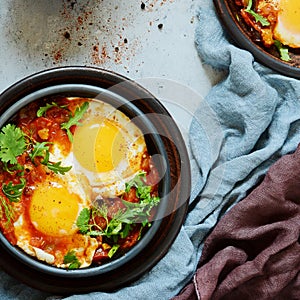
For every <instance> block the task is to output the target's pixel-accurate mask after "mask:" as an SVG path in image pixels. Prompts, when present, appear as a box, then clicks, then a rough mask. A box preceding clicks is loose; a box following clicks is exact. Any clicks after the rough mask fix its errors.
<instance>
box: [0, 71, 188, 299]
mask: <svg viewBox="0 0 300 300" xmlns="http://www.w3.org/2000/svg"><path fill="white" fill-rule="evenodd" d="M82 82H84V84H87V85H92V86H96V87H101V88H103V89H110V88H111V87H112V86H115V85H119V86H118V88H119V89H118V90H117V91H116V90H113V92H116V93H117V94H119V95H121V96H122V97H124V98H125V99H134V100H133V101H132V103H133V104H134V105H135V106H136V107H137V108H138V109H140V110H141V111H142V113H144V114H147V113H152V112H155V113H156V114H157V115H158V116H160V115H161V116H166V117H167V120H166V119H164V118H159V117H157V118H156V119H154V120H152V122H153V124H154V126H155V127H156V128H160V129H161V130H162V131H163V133H164V134H165V136H162V141H163V144H164V146H165V148H166V154H167V157H168V160H169V163H170V174H171V177H170V181H171V189H174V193H173V194H172V197H171V198H172V199H171V200H170V201H169V204H172V205H174V209H173V211H172V212H171V213H170V214H168V215H167V216H166V217H164V218H163V219H161V222H160V226H159V229H158V231H157V232H156V233H155V235H154V237H153V239H152V241H151V242H152V244H153V247H152V248H151V247H148V248H147V247H146V248H145V249H144V251H142V253H139V254H138V255H137V256H136V257H135V259H134V260H131V261H129V263H128V262H126V263H125V264H124V265H122V266H120V267H119V268H118V269H117V272H116V271H115V270H112V271H107V272H104V273H103V274H89V275H88V276H86V277H83V276H74V277H72V278H66V277H60V276H56V275H53V274H45V273H42V272H39V271H37V270H35V269H33V268H31V267H29V266H28V265H26V264H21V265H20V263H19V262H18V263H16V261H15V260H14V259H12V257H11V255H10V254H9V253H8V252H7V251H6V250H5V248H4V247H3V246H1V244H0V250H1V252H2V251H3V255H2V256H1V257H0V266H1V267H2V268H3V269H4V270H5V271H6V272H7V273H9V274H10V275H11V276H13V277H15V278H17V279H19V280H21V281H23V282H24V283H26V284H28V285H30V286H31V287H34V288H37V289H40V290H43V291H46V292H55V293H61V294H69V293H74V292H77V293H81V292H91V291H96V290H101V291H112V290H115V289H116V288H120V287H123V286H126V285H128V284H130V283H131V282H132V281H134V280H137V279H138V278H140V277H141V276H142V275H143V274H144V273H146V272H147V271H149V270H150V269H151V268H152V267H153V266H154V265H155V264H157V263H158V262H159V261H160V260H161V259H162V258H163V257H164V256H165V255H166V253H167V252H168V250H169V249H170V247H171V245H172V244H173V242H174V241H175V239H176V237H177V235H178V233H179V231H180V229H181V226H182V224H183V222H184V220H185V216H186V213H187V209H188V203H189V197H190V191H191V170H190V161H189V155H188V152H187V149H186V146H185V142H184V140H183V137H182V135H181V133H180V130H179V128H178V127H177V125H176V123H175V121H174V120H173V118H172V117H171V115H170V114H169V112H168V111H167V110H166V108H165V107H164V106H163V105H162V104H161V102H160V101H159V100H158V99H157V98H155V97H154V96H153V95H152V94H151V93H150V92H149V91H148V90H146V89H145V88H144V87H142V86H141V85H139V84H138V83H136V82H135V81H133V80H131V79H129V78H127V77H125V76H123V75H120V74H118V73H116V72H113V71H108V70H105V69H102V68H98V67H86V66H68V67H57V68H52V69H48V70H43V71H40V72H37V73H34V74H32V75H29V76H27V77H25V78H23V79H21V80H19V81H18V82H16V83H15V84H13V85H11V86H10V87H8V88H7V89H6V90H4V92H2V93H1V94H0V103H1V104H2V105H1V108H0V117H1V113H2V112H3V111H5V110H6V109H7V108H8V107H9V106H10V102H12V101H14V100H15V99H20V98H22V97H24V95H27V94H28V93H32V92H34V91H37V90H39V89H42V88H44V87H48V86H53V85H57V84H70V83H72V84H81V83H82ZM132 97H133V98H132ZM7 99H9V101H6V100H7ZM171 141H172V142H171ZM150 248H151V249H150ZM144 252H145V255H144ZM55 269H57V268H55ZM68 272H70V273H73V270H69V271H68Z"/></svg>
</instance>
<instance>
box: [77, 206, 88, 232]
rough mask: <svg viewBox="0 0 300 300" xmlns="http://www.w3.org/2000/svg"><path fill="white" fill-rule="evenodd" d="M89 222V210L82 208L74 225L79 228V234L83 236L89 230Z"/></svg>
mask: <svg viewBox="0 0 300 300" xmlns="http://www.w3.org/2000/svg"><path fill="white" fill-rule="evenodd" d="M89 221H90V210H89V209H88V208H86V207H85V208H84V209H83V210H82V211H81V212H80V214H79V216H78V218H77V221H76V225H77V227H78V228H79V231H80V233H82V234H85V233H87V232H88V230H89Z"/></svg>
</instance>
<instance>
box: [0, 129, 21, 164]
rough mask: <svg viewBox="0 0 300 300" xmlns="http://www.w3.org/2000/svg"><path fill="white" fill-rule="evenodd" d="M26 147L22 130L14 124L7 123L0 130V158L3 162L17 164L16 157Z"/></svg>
mask: <svg viewBox="0 0 300 300" xmlns="http://www.w3.org/2000/svg"><path fill="white" fill-rule="evenodd" d="M25 149H26V140H25V135H24V133H23V131H22V130H21V129H20V128H19V127H16V125H14V124H7V125H6V126H4V127H3V128H2V130H1V132H0V159H1V161H2V162H3V163H10V164H12V165H14V164H17V162H18V161H17V157H18V156H19V155H21V154H23V152H24V151H25Z"/></svg>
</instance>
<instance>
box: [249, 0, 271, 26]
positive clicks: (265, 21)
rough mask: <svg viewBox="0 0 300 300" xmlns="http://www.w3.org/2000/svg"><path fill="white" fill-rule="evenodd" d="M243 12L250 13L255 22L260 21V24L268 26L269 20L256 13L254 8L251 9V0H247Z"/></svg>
mask: <svg viewBox="0 0 300 300" xmlns="http://www.w3.org/2000/svg"><path fill="white" fill-rule="evenodd" d="M245 12H247V13H248V14H250V15H252V16H253V17H254V19H255V21H256V22H260V24H261V25H262V26H269V25H270V22H269V20H268V19H266V18H265V17H263V16H261V15H260V14H258V13H256V12H255V11H254V10H252V0H249V1H248V5H247V7H246V8H245Z"/></svg>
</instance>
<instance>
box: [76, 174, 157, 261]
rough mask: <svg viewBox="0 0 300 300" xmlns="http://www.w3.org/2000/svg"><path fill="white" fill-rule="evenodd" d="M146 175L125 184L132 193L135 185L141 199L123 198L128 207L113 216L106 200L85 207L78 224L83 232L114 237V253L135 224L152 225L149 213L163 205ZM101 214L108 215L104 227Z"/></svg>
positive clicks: (138, 176)
mask: <svg viewBox="0 0 300 300" xmlns="http://www.w3.org/2000/svg"><path fill="white" fill-rule="evenodd" d="M145 176H146V174H145V173H144V172H141V173H139V174H137V175H136V176H135V177H134V178H133V179H132V180H131V181H129V182H128V183H126V184H125V193H126V192H129V190H130V189H131V188H135V189H136V196H137V197H138V198H139V199H140V202H139V203H132V202H129V201H125V200H122V203H123V204H124V208H123V209H119V210H118V211H117V212H116V213H114V214H113V215H109V208H108V205H107V204H106V203H105V202H103V203H102V204H95V206H93V207H92V208H91V209H89V208H84V209H83V210H81V212H80V214H79V217H78V219H77V222H76V225H77V227H78V229H79V231H80V233H82V234H86V235H90V236H105V237H107V238H109V239H111V240H112V242H113V243H114V245H113V247H112V249H111V250H110V253H109V255H111V256H112V255H113V254H114V253H115V252H116V251H117V249H118V248H119V245H118V244H117V242H118V238H126V237H127V236H128V234H129V232H130V230H131V229H132V225H133V224H136V223H141V224H142V226H143V227H144V226H146V225H147V224H148V225H149V226H150V225H151V223H150V220H149V216H150V213H151V210H152V208H153V207H155V206H157V205H158V204H159V202H160V198H159V197H153V196H152V195H151V186H148V185H147V184H146V183H145V181H144V180H143V179H144V178H145ZM97 217H102V218H104V220H105V224H106V225H105V226H104V228H103V227H101V226H99V225H98V224H97Z"/></svg>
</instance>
